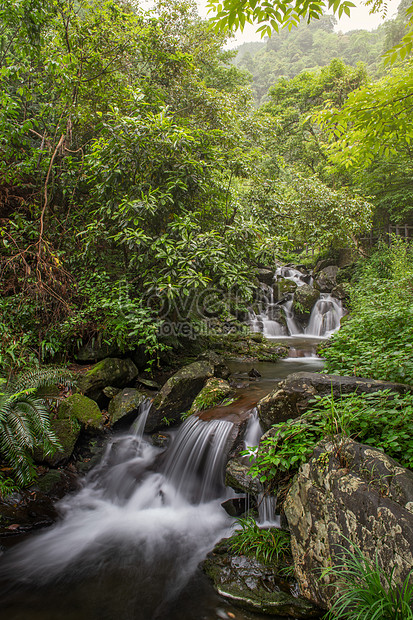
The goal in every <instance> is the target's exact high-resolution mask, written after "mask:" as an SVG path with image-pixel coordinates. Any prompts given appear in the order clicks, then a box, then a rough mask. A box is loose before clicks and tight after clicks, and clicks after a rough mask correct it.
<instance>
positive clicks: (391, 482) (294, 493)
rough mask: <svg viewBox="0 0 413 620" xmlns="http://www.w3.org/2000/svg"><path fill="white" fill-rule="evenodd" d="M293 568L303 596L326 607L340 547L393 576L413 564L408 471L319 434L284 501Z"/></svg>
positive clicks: (412, 485) (412, 479) (399, 578)
mask: <svg viewBox="0 0 413 620" xmlns="http://www.w3.org/2000/svg"><path fill="white" fill-rule="evenodd" d="M284 511H285V515H286V517H287V520H288V525H289V528H290V531H291V535H292V540H291V543H292V552H293V557H294V566H295V574H296V577H297V580H298V583H299V585H300V589H301V592H302V593H303V595H304V596H306V597H307V598H309V599H311V600H312V601H314V602H315V603H317V604H320V605H322V606H325V607H329V606H330V604H331V600H332V597H333V596H334V593H335V591H336V588H335V587H334V583H335V581H336V579H337V578H336V577H334V573H331V572H329V571H326V572H324V569H327V568H330V566H333V567H334V566H336V565H340V564H341V563H342V561H343V554H344V552H343V549H342V547H344V548H346V549H349V548H351V545H352V544H354V545H356V546H357V547H358V548H359V549H360V550H361V552H362V553H363V555H364V556H365V557H367V558H368V559H370V560H371V561H372V562H373V563H374V562H375V561H376V558H377V562H378V564H379V566H380V567H381V568H382V569H384V571H385V572H386V573H387V574H388V575H389V574H390V572H391V571H392V570H394V573H393V578H394V583H396V584H401V583H402V582H403V581H404V580H405V579H406V577H407V576H408V575H409V574H410V571H411V567H412V565H413V472H411V471H409V470H407V469H404V468H403V467H401V466H400V465H399V464H398V463H397V462H396V461H394V460H393V459H391V458H390V457H389V456H387V455H386V454H384V453H383V452H381V451H380V450H377V449H376V448H372V447H371V446H366V445H363V444H359V443H356V442H355V441H353V440H351V439H348V438H342V437H336V438H335V439H334V441H326V440H325V441H322V442H320V443H319V444H318V445H317V446H316V449H315V451H314V454H313V456H312V458H311V459H310V461H309V462H308V463H305V464H304V465H302V466H301V468H300V470H299V472H298V475H297V477H296V479H295V481H294V483H293V485H292V487H291V489H290V491H289V493H288V495H287V497H286V500H285V502H284Z"/></svg>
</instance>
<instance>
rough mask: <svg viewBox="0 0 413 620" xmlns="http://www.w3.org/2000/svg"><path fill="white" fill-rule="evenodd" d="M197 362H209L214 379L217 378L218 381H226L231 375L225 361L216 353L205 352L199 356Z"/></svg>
mask: <svg viewBox="0 0 413 620" xmlns="http://www.w3.org/2000/svg"><path fill="white" fill-rule="evenodd" d="M199 360H201V361H203V360H205V361H207V362H209V363H210V364H211V365H212V366H213V369H214V371H213V372H214V377H218V379H228V377H229V376H230V374H231V371H230V369H229V368H228V366H227V364H226V363H225V359H224V358H223V356H222V355H220V354H219V353H217V352H216V351H205V353H203V354H202V355H200V356H199Z"/></svg>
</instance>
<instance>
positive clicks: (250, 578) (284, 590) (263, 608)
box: [201, 539, 322, 618]
mask: <svg viewBox="0 0 413 620" xmlns="http://www.w3.org/2000/svg"><path fill="white" fill-rule="evenodd" d="M201 566H202V569H203V570H204V572H205V573H206V574H207V575H208V577H210V579H211V580H212V582H213V584H214V587H215V589H216V591H217V592H218V594H220V595H221V596H223V597H224V598H226V599H227V600H228V601H230V602H231V603H232V604H233V605H235V606H236V607H240V608H241V609H246V610H247V611H252V612H255V613H258V614H259V613H262V614H268V615H271V616H288V617H291V616H292V617H293V618H318V617H319V616H320V615H321V613H322V612H321V610H320V608H319V607H317V606H316V605H314V604H313V603H311V602H310V601H308V600H306V599H305V598H303V597H302V596H300V595H297V592H296V584H295V582H294V580H287V579H285V578H282V577H280V575H279V574H278V571H279V568H278V567H277V566H275V565H273V564H263V563H262V562H260V561H258V560H257V559H256V558H255V557H250V556H246V555H235V554H234V553H233V552H232V550H231V549H230V545H229V539H223V540H221V542H219V543H218V544H217V545H216V546H215V548H214V549H213V550H212V551H211V552H210V553H209V554H208V555H207V558H206V560H204V562H203V563H202V565H201Z"/></svg>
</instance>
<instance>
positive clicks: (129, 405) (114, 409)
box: [108, 388, 147, 426]
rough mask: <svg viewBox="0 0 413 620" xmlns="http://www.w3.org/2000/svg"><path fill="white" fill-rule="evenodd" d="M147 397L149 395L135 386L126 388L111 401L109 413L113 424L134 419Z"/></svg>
mask: <svg viewBox="0 0 413 620" xmlns="http://www.w3.org/2000/svg"><path fill="white" fill-rule="evenodd" d="M146 399H147V396H146V394H144V393H143V392H140V391H139V390H136V389H135V388H124V389H123V390H122V391H121V392H119V393H118V394H116V396H114V397H113V398H112V400H111V401H110V403H109V407H108V413H109V418H110V423H111V425H112V426H114V425H115V424H117V423H118V422H129V421H132V420H133V419H134V418H135V417H136V416H137V414H138V412H139V407H140V406H141V405H142V403H143V402H144V401H145V400H146Z"/></svg>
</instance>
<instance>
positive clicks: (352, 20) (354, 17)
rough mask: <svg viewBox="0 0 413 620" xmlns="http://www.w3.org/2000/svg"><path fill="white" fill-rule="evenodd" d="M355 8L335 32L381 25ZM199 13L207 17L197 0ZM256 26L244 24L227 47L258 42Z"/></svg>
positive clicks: (392, 10) (391, 11)
mask: <svg viewBox="0 0 413 620" xmlns="http://www.w3.org/2000/svg"><path fill="white" fill-rule="evenodd" d="M352 1H353V2H354V4H355V5H356V7H355V8H354V9H351V17H347V16H344V17H342V18H341V19H340V20H339V21H338V24H337V27H336V31H337V32H339V31H340V30H341V32H348V31H349V30H357V29H363V30H374V28H377V26H379V25H380V24H381V23H383V17H382V16H381V15H380V14H379V13H375V14H373V15H370V13H369V11H370V9H369V7H366V6H365V5H364V4H363V3H362V2H360V1H359V0H352ZM399 3H400V0H389V1H388V18H390V17H393V15H395V14H396V12H397V7H398V5H399ZM197 4H198V8H199V13H200V15H201V16H202V17H207V11H206V8H205V6H206V0H197ZM255 29H256V26H253V25H252V24H246V26H245V29H244V32H238V33H236V36H235V38H234V39H231V40H230V42H229V45H228V47H235V46H237V45H241V43H245V42H248V41H260V40H261V39H260V35H259V34H258V35H257V34H256V32H255Z"/></svg>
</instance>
